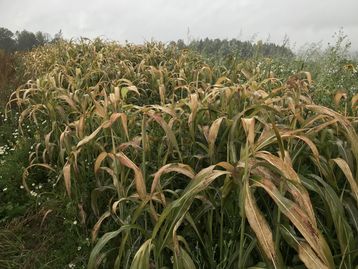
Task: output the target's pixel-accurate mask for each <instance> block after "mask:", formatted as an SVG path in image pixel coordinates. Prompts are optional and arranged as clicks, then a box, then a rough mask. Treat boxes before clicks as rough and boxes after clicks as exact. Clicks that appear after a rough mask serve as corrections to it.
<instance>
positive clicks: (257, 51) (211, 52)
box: [0, 27, 294, 59]
mask: <svg viewBox="0 0 358 269" xmlns="http://www.w3.org/2000/svg"><path fill="white" fill-rule="evenodd" d="M62 38H63V37H62V31H61V30H60V31H59V32H58V33H57V34H55V36H54V37H53V38H52V37H51V36H50V34H47V33H44V32H41V31H38V32H36V33H33V32H30V31H27V30H22V31H16V32H15V33H13V32H12V31H10V30H9V29H7V28H3V27H0V50H3V51H5V52H7V53H11V52H14V51H28V50H31V49H32V48H34V47H37V46H42V45H45V44H47V43H51V42H56V41H57V40H59V39H62ZM170 44H175V45H177V47H178V48H179V49H184V48H187V49H191V50H194V51H197V52H199V53H200V54H202V55H204V56H206V57H214V58H224V57H226V56H236V57H238V58H241V59H249V58H252V57H255V56H263V57H277V56H282V57H292V56H294V53H293V52H292V51H291V49H290V48H288V47H286V46H285V44H283V45H277V44H275V43H271V42H262V41H258V42H256V43H253V42H250V41H241V40H238V39H230V40H228V39H218V38H216V39H209V38H205V39H198V40H192V41H191V42H190V43H189V44H185V42H184V41H183V40H178V41H176V42H175V41H173V42H171V43H170Z"/></svg>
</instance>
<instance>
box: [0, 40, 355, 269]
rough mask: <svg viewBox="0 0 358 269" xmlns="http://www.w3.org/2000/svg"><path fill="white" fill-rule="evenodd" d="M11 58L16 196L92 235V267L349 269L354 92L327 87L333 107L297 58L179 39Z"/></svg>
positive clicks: (52, 49) (67, 46)
mask: <svg viewBox="0 0 358 269" xmlns="http://www.w3.org/2000/svg"><path fill="white" fill-rule="evenodd" d="M19 57H20V56H19ZM21 63H22V64H21V65H19V66H18V70H21V74H23V78H27V79H28V80H27V82H26V83H24V84H23V85H21V86H20V87H18V88H17V90H16V91H14V92H13V94H12V96H11V99H10V102H9V104H8V106H7V113H8V115H11V114H12V115H13V117H16V120H17V121H18V130H17V132H18V133H20V134H24V137H25V139H24V141H22V142H21V141H18V140H16V139H15V141H13V142H11V141H10V142H11V143H12V144H11V148H14V151H15V152H18V151H20V150H21V149H25V150H24V152H26V153H27V151H29V152H28V153H27V155H28V156H29V160H28V161H27V163H23V164H21V165H23V166H24V168H23V171H22V172H23V173H22V186H23V188H24V189H23V190H21V191H23V192H25V190H26V191H27V193H28V194H29V196H30V197H32V199H36V203H37V205H38V206H39V210H40V212H41V218H42V221H41V225H42V224H43V223H46V221H49V219H51V218H56V217H57V216H60V215H61V214H62V215H65V216H66V218H65V219H62V218H61V219H59V218H57V219H56V222H55V223H56V224H57V225H59V226H61V224H62V225H63V227H64V228H63V227H62V226H61V229H64V232H65V233H68V235H71V234H73V233H80V234H82V235H83V238H85V237H86V236H87V231H88V229H90V230H91V244H92V245H91V250H90V252H87V254H89V255H88V263H87V264H86V266H87V267H88V268H98V267H99V268H112V267H114V268H138V269H139V268H248V267H254V266H256V267H255V268H304V267H306V268H332V269H333V268H346V269H348V268H354V266H355V265H356V264H357V262H358V252H357V241H356V239H355V238H357V236H358V226H357V223H358V219H357V217H358V213H357V212H358V206H357V205H358V182H357V181H358V143H357V142H358V135H357V118H356V116H357V104H358V95H356V93H355V92H354V91H342V90H341V91H338V92H337V94H335V95H334V94H333V90H332V92H330V94H332V97H335V102H336V104H335V105H334V106H335V107H336V110H333V109H332V108H333V106H332V108H328V107H325V106H322V105H320V104H317V103H315V102H314V101H313V100H312V95H313V96H314V97H315V93H316V89H317V82H316V81H317V79H319V77H318V76H319V75H315V76H314V77H313V78H312V76H311V74H310V73H309V72H307V70H305V69H304V65H303V66H302V62H300V61H297V62H295V61H294V60H292V61H291V62H287V63H285V62H280V61H278V60H275V59H268V58H263V57H259V58H257V59H249V60H246V61H241V60H240V59H237V58H236V57H229V59H224V60H223V61H222V62H221V63H217V62H214V63H213V62H212V61H207V60H205V58H203V57H202V56H201V55H199V54H197V53H196V52H194V51H192V50H191V49H183V50H180V49H179V48H178V47H177V46H176V45H175V44H171V45H169V46H165V45H163V44H160V43H147V44H145V45H130V44H127V45H125V46H121V45H118V44H116V43H108V42H102V41H100V40H95V41H93V42H92V41H87V40H82V41H79V42H64V41H61V42H58V43H56V44H51V45H47V46H43V47H39V48H37V49H35V50H33V51H31V52H29V53H27V54H24V55H21ZM344 64H345V65H346V64H348V63H344ZM352 66H353V68H356V66H355V65H354V63H352ZM344 70H345V69H344ZM348 71H349V72H350V73H349V75H352V76H355V74H356V73H354V70H353V69H352V70H348ZM19 72H20V71H19ZM322 83H323V82H322ZM352 83H353V82H352ZM352 87H353V86H352ZM315 98H316V97H315ZM16 110H18V114H17V115H16ZM26 137H28V138H26ZM25 141H26V143H25ZM3 150H4V151H6V149H3ZM19 159H24V158H23V157H19ZM5 164H6V163H5ZM2 167H5V166H2ZM0 168H1V167H0ZM2 169H4V168H2ZM18 170H19V169H17V171H18ZM8 173H9V172H8ZM14 180H19V178H18V176H16V178H15V179H14ZM0 182H1V181H0ZM8 182H9V181H8ZM13 184H14V183H13ZM40 186H41V187H40ZM6 188H7V187H6ZM6 191H7V190H6ZM17 191H18V190H17ZM23 195H24V193H23ZM22 203H25V202H22ZM10 205H12V204H10ZM61 207H63V208H66V210H64V211H65V212H62V213H61V209H59V208H61ZM17 208H18V207H17ZM0 214H1V211H0ZM62 215H61V216H62ZM61 231H62V230H61ZM0 235H1V234H0ZM5 235H7V234H5ZM5 235H4V237H5ZM6 238H9V236H7V237H6ZM0 240H1V236H0ZM6 242H9V240H7V241H6ZM16 242H17V241H16ZM85 242H86V241H85V240H84V243H83V245H82V247H85V246H88V245H86V244H87V243H85ZM12 247H15V248H16V245H15V246H14V245H13V246H12ZM4 253H5V252H4ZM4 259H5V261H6V257H2V256H1V254H0V264H1V261H2V260H4ZM81 262H82V264H83V261H82V260H79V264H81ZM86 262H87V261H86ZM8 264H10V263H8ZM13 266H14V268H16V267H15V266H18V264H16V265H13ZM62 266H63V265H62ZM56 267H58V268H61V264H60V263H58V264H56V262H54V263H52V264H51V268H56Z"/></svg>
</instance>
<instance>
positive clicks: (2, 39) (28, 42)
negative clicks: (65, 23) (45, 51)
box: [0, 27, 62, 53]
mask: <svg viewBox="0 0 358 269" xmlns="http://www.w3.org/2000/svg"><path fill="white" fill-rule="evenodd" d="M58 39H62V31H61V30H60V31H59V32H58V33H57V34H55V36H54V37H53V38H52V37H51V35H50V34H48V33H44V32H41V31H38V32H36V33H33V32H30V31H27V30H22V31H16V32H15V33H13V32H12V31H10V30H9V29H7V28H4V27H0V50H3V51H5V52H6V53H11V52H15V51H28V50H31V49H32V48H34V47H37V46H42V45H45V44H47V43H50V42H55V41H56V40H58Z"/></svg>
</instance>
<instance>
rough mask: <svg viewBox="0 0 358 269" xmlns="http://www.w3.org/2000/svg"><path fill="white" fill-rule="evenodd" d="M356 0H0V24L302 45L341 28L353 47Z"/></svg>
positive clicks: (133, 37) (74, 32) (127, 36)
mask: <svg viewBox="0 0 358 269" xmlns="http://www.w3.org/2000/svg"><path fill="white" fill-rule="evenodd" d="M356 10H358V1H357V0H340V1H337V0H326V1H323V0H321V1H318V0H316V1H308V0H301V1H290V0H272V1H267V0H255V1H253V0H251V1H250V0H239V1H235V0H222V1H209V0H197V1H195V0H181V1H179V0H151V1H148V0H103V1H86V0H72V1H70V0H62V1H60V0H52V1H45V0H33V1H20V0H12V1H8V0H0V26H3V27H7V28H9V29H10V30H13V31H14V30H21V29H28V30H30V31H37V30H41V31H44V32H48V33H51V34H54V33H56V32H57V31H59V30H60V29H62V31H63V32H64V34H65V36H66V37H79V36H87V37H90V38H93V37H96V36H102V37H105V38H109V39H115V40H119V41H124V40H128V41H130V42H135V43H137V42H143V41H145V40H151V39H152V38H154V39H155V40H162V41H169V40H176V39H179V38H181V39H186V38H187V29H188V28H189V29H190V36H191V37H192V38H204V37H211V38H216V37H219V38H234V37H235V38H241V39H250V38H251V37H252V36H253V35H257V39H264V40H265V39H266V38H267V37H270V39H271V41H274V42H282V40H283V38H284V36H285V35H286V34H287V35H288V36H289V37H290V39H291V42H293V43H297V45H298V46H301V45H303V44H305V43H307V42H317V41H320V40H323V41H324V43H327V42H328V41H332V39H331V36H332V34H333V33H334V32H336V31H338V30H339V28H340V27H343V29H344V31H345V33H346V34H348V35H349V38H350V40H351V41H352V46H353V48H354V49H358V19H357V17H356Z"/></svg>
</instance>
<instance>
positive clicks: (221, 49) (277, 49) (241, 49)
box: [172, 38, 294, 59]
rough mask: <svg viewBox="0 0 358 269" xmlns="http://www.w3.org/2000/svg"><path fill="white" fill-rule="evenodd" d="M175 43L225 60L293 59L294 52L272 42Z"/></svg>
mask: <svg viewBox="0 0 358 269" xmlns="http://www.w3.org/2000/svg"><path fill="white" fill-rule="evenodd" d="M172 43H175V44H176V45H177V46H178V47H179V48H188V49H192V50H194V51H197V52H199V53H200V54H202V55H204V56H207V57H213V58H225V57H227V56H236V57H238V58H241V59H249V58H252V57H256V56H263V57H293V56H294V53H293V52H292V50H291V49H290V48H289V47H288V46H286V45H285V44H283V45H277V44H275V43H272V42H262V41H258V42H256V43H254V42H250V41H241V40H238V39H235V38H234V39H230V40H228V39H219V38H216V39H210V38H205V39H197V40H192V41H191V42H190V43H189V44H185V42H184V41H183V40H178V41H177V42H172Z"/></svg>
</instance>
